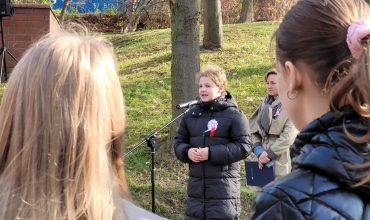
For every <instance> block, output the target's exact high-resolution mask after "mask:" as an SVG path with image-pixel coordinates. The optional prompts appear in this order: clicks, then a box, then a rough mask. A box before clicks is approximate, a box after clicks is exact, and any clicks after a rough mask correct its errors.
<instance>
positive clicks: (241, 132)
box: [174, 93, 251, 220]
mask: <svg viewBox="0 0 370 220" xmlns="http://www.w3.org/2000/svg"><path fill="white" fill-rule="evenodd" d="M215 121H216V122H217V127H216V129H215V131H213V132H212V131H211V130H212V129H210V127H211V126H210V125H211V122H215ZM212 133H213V136H212ZM199 147H200V148H203V147H209V159H208V160H207V161H202V162H199V163H194V162H192V161H191V160H190V159H189V157H188V151H189V149H190V148H199ZM174 151H175V154H176V157H177V158H178V159H179V160H180V161H182V162H184V163H189V180H188V189H187V193H188V199H187V205H186V211H185V215H186V216H185V219H224V220H231V219H235V218H236V217H238V216H239V215H240V174H239V171H240V163H239V161H240V160H243V159H245V158H246V157H247V156H248V155H249V153H250V151H251V142H250V132H249V125H248V121H247V118H246V117H245V115H244V114H243V112H241V111H240V110H238V108H237V104H236V102H235V100H234V99H233V97H232V96H231V95H230V93H227V94H226V95H223V96H221V97H220V98H218V99H216V100H215V101H213V102H210V103H202V104H200V105H198V106H196V107H195V108H193V109H190V110H189V112H187V113H186V114H185V115H184V117H183V119H182V121H181V124H180V127H179V130H178V134H177V135H176V137H175V145H174Z"/></svg>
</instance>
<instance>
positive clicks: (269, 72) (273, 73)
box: [264, 68, 277, 82]
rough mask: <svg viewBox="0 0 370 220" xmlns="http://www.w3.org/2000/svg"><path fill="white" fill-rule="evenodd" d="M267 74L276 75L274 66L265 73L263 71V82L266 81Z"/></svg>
mask: <svg viewBox="0 0 370 220" xmlns="http://www.w3.org/2000/svg"><path fill="white" fill-rule="evenodd" d="M269 75H277V71H276V68H272V69H269V70H268V71H267V72H266V73H265V78H264V80H265V82H267V78H268V77H269Z"/></svg>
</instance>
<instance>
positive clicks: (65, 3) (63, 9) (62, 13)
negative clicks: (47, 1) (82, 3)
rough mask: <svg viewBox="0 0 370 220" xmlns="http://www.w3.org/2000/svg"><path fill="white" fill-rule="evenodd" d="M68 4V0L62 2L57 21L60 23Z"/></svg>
mask: <svg viewBox="0 0 370 220" xmlns="http://www.w3.org/2000/svg"><path fill="white" fill-rule="evenodd" d="M68 2H69V0H64V3H63V7H62V10H61V11H60V16H59V21H60V22H62V23H63V21H64V17H65V15H66V10H67V6H68Z"/></svg>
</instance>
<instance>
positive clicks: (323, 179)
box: [252, 106, 370, 220]
mask: <svg viewBox="0 0 370 220" xmlns="http://www.w3.org/2000/svg"><path fill="white" fill-rule="evenodd" d="M344 127H345V128H346V129H347V131H348V132H349V133H350V134H352V135H353V136H355V137H359V136H363V135H364V134H366V132H367V130H368V123H367V122H366V120H365V119H364V118H362V117H360V116H359V115H357V114H356V113H355V112H354V110H353V109H352V108H351V107H350V106H345V107H343V108H341V109H340V111H339V112H334V111H332V112H328V113H326V114H325V115H324V116H322V117H321V118H319V119H316V120H314V121H313V122H311V123H310V124H309V125H308V126H306V127H305V128H304V129H303V130H302V131H301V132H300V134H299V135H298V136H297V138H296V141H295V142H294V144H293V145H292V147H291V156H292V161H293V167H295V169H294V171H293V172H292V173H290V174H288V175H286V176H284V177H282V178H280V179H278V180H276V181H274V182H272V183H270V184H268V185H267V186H265V187H264V188H263V190H262V192H260V193H259V194H258V195H257V199H256V206H255V212H254V214H253V217H252V219H266V220H274V219H279V220H283V219H287V220H301V219H312V220H314V219H317V220H321V219H322V220H329V219H336V220H342V219H343V220H344V219H346V220H349V219H351V220H352V219H353V220H355V219H356V220H357V219H366V220H368V219H370V182H369V181H368V182H366V183H365V184H364V185H362V186H359V187H355V188H353V187H352V186H353V185H354V184H356V183H359V182H360V181H361V178H360V175H361V174H363V173H365V172H369V171H370V168H363V169H359V168H354V167H353V166H351V165H359V164H363V163H366V162H368V161H369V148H368V143H355V142H354V141H352V140H350V139H349V138H348V137H347V136H346V134H345V132H344Z"/></svg>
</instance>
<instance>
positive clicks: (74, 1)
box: [51, 0, 121, 13]
mask: <svg viewBox="0 0 370 220" xmlns="http://www.w3.org/2000/svg"><path fill="white" fill-rule="evenodd" d="M51 3H52V4H51V5H52V8H53V10H55V9H62V7H63V3H64V0H51ZM120 5H121V1H119V0H70V2H69V5H68V7H67V11H69V12H71V11H72V9H77V10H78V12H79V13H89V12H96V11H100V12H104V11H106V10H107V9H108V8H115V9H117V8H119V7H120Z"/></svg>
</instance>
